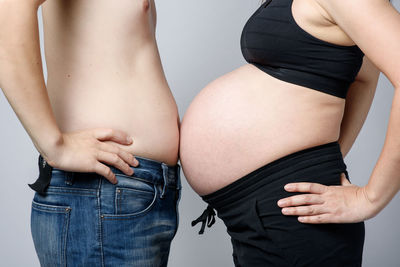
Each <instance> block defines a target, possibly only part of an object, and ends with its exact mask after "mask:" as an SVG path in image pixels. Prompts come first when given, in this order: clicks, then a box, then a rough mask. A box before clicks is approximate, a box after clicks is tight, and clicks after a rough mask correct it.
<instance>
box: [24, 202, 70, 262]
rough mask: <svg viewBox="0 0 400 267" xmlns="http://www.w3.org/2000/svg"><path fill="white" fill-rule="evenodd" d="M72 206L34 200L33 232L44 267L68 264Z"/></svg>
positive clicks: (36, 247)
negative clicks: (68, 238) (68, 236)
mask: <svg viewBox="0 0 400 267" xmlns="http://www.w3.org/2000/svg"><path fill="white" fill-rule="evenodd" d="M70 213H71V208H70V207H69V206H58V205H49V204H42V203H38V202H36V201H35V200H33V201H32V209H31V234H32V239H33V243H34V246H35V250H36V253H37V255H38V258H39V261H40V265H41V266H42V267H47V266H48V267H50V266H51V267H53V266H66V265H67V262H66V243H67V235H68V227H69V220H70Z"/></svg>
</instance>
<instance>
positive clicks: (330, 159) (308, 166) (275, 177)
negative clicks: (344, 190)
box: [202, 141, 348, 209]
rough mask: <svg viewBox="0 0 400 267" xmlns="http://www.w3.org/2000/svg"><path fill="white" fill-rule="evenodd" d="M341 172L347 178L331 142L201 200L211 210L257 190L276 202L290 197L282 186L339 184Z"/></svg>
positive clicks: (260, 170)
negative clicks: (310, 183) (303, 183)
mask: <svg viewBox="0 0 400 267" xmlns="http://www.w3.org/2000/svg"><path fill="white" fill-rule="evenodd" d="M341 173H345V174H346V176H347V177H348V173H347V166H346V164H345V163H344V161H343V157H342V153H341V150H340V145H339V143H338V142H337V141H334V142H329V143H325V144H321V145H317V146H313V147H309V148H306V149H302V150H299V151H296V152H294V153H291V154H288V155H285V156H283V157H280V158H278V159H276V160H274V161H272V162H269V163H268V164H266V165H264V166H262V167H260V168H258V169H256V170H254V171H252V172H250V173H248V174H247V175H245V176H243V177H241V178H240V179H238V180H236V181H234V182H233V183H231V184H229V185H226V186H225V187H223V188H221V189H219V190H217V191H215V192H213V193H210V194H207V195H204V196H202V199H203V200H204V201H206V202H208V203H209V204H210V205H211V206H212V207H213V208H215V209H219V208H223V207H225V206H228V205H233V204H236V203H238V202H240V201H241V200H243V199H244V198H246V197H247V196H249V195H251V194H253V195H254V194H257V193H255V192H256V191H259V190H261V192H260V195H261V196H262V197H263V198H267V199H272V198H273V199H274V200H275V199H276V200H277V199H280V198H283V197H287V196H289V195H293V193H288V192H286V191H285V190H284V189H283V186H284V185H285V184H286V183H290V182H315V183H321V184H325V185H340V176H341ZM273 202H274V201H273ZM274 203H275V202H274Z"/></svg>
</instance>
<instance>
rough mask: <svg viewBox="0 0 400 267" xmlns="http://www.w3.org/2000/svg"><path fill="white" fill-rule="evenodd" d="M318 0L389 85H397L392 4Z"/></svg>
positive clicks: (397, 40) (399, 34) (399, 16)
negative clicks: (380, 72)
mask: <svg viewBox="0 0 400 267" xmlns="http://www.w3.org/2000/svg"><path fill="white" fill-rule="evenodd" d="M318 2H319V4H320V5H321V7H323V8H324V9H325V10H326V11H327V12H328V13H329V15H330V16H331V17H332V18H333V20H334V21H335V23H336V24H337V25H338V26H339V27H340V28H341V29H342V30H343V31H344V32H345V33H346V34H347V35H348V36H349V37H350V38H351V39H352V40H353V41H354V43H356V44H357V45H358V47H359V48H360V49H361V50H362V51H363V52H364V54H365V56H366V57H368V59H369V60H371V62H372V63H373V64H374V65H375V66H376V67H377V68H378V69H379V70H380V71H382V72H383V73H384V74H385V75H386V77H387V78H388V79H389V80H390V82H391V83H392V84H393V86H394V87H395V88H400V13H399V12H397V10H396V9H395V8H394V7H393V6H392V4H391V3H390V2H389V1H388V0H346V1H343V0H318ZM370 71H371V70H370ZM360 75H364V74H363V73H360Z"/></svg>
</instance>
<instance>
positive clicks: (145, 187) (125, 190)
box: [103, 174, 157, 219]
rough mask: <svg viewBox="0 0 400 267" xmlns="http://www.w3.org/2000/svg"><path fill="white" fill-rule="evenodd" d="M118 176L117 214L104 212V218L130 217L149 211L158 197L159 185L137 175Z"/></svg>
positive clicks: (116, 189)
mask: <svg viewBox="0 0 400 267" xmlns="http://www.w3.org/2000/svg"><path fill="white" fill-rule="evenodd" d="M116 176H117V179H118V184H117V185H116V186H115V189H114V190H115V202H114V203H115V208H114V210H115V214H103V218H104V219H107V218H108V219H118V218H121V219H128V218H129V217H137V216H142V215H144V214H146V213H147V212H149V211H150V210H151V208H152V207H153V206H154V204H155V202H156V199H157V186H156V185H155V184H152V183H149V182H146V181H144V180H141V179H140V178H136V177H129V178H128V177H126V176H124V175H119V174H117V175H116Z"/></svg>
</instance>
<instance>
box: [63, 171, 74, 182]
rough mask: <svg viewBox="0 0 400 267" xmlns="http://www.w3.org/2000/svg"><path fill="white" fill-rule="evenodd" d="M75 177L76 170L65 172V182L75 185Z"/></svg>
mask: <svg viewBox="0 0 400 267" xmlns="http://www.w3.org/2000/svg"><path fill="white" fill-rule="evenodd" d="M74 178H75V173H74V172H65V184H66V185H73V183H74Z"/></svg>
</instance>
